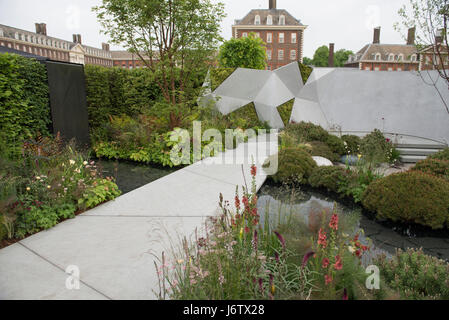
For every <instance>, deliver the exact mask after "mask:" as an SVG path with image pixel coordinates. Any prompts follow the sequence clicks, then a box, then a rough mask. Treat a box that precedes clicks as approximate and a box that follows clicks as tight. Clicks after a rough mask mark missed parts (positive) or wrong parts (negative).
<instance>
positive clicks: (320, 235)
mask: <svg viewBox="0 0 449 320" xmlns="http://www.w3.org/2000/svg"><path fill="white" fill-rule="evenodd" d="M326 239H327V237H326V232H325V231H323V229H322V228H320V230H319V232H318V244H319V245H321V246H322V247H323V249H324V248H326V247H327V241H326Z"/></svg>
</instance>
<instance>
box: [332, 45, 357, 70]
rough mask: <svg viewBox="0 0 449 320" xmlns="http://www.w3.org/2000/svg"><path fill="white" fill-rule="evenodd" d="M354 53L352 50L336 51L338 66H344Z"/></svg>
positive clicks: (336, 64)
mask: <svg viewBox="0 0 449 320" xmlns="http://www.w3.org/2000/svg"><path fill="white" fill-rule="evenodd" d="M352 54H354V52H352V51H351V50H346V49H340V50H338V51H337V52H335V57H334V58H335V63H334V65H335V66H336V67H344V65H345V63H346V62H347V61H348V58H349V56H350V55H352Z"/></svg>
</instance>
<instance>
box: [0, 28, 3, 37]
mask: <svg viewBox="0 0 449 320" xmlns="http://www.w3.org/2000/svg"><path fill="white" fill-rule="evenodd" d="M0 37H3V29H2V28H0Z"/></svg>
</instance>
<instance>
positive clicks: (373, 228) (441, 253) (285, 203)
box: [258, 182, 449, 263]
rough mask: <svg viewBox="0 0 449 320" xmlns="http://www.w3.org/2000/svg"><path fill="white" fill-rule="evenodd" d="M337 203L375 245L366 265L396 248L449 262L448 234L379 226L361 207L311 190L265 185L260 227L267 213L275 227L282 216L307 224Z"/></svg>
mask: <svg viewBox="0 0 449 320" xmlns="http://www.w3.org/2000/svg"><path fill="white" fill-rule="evenodd" d="M334 203H336V204H337V208H338V211H339V212H341V213H342V214H354V216H355V218H356V219H357V220H358V223H357V225H358V228H360V229H362V230H363V233H362V235H361V237H360V239H361V240H362V241H366V240H367V239H366V238H368V239H370V240H371V241H372V245H371V250H370V254H368V255H367V257H366V261H365V263H369V261H370V260H371V258H372V257H374V256H375V255H377V254H379V253H386V254H387V256H389V255H391V254H394V253H395V251H396V249H397V248H400V249H404V250H405V249H407V248H423V250H424V252H425V253H427V254H429V255H432V256H435V257H437V258H440V259H445V260H447V261H449V232H448V231H447V230H446V231H440V232H437V231H435V232H431V233H429V231H428V230H414V229H413V227H411V228H408V227H404V226H401V225H395V224H393V223H388V222H379V221H376V220H374V219H373V218H371V217H369V215H368V214H366V212H362V208H361V206H358V205H356V204H354V203H350V202H349V201H344V200H342V199H338V198H334V197H333V196H332V195H327V194H325V193H321V192H319V191H317V190H312V189H310V188H303V187H301V188H286V187H283V186H280V185H275V184H273V183H270V182H266V183H265V184H264V185H263V186H262V187H261V189H260V190H259V193H258V208H259V212H260V215H261V223H262V224H263V223H264V221H263V218H264V215H265V212H267V211H266V210H267V209H268V212H269V213H270V214H269V217H270V222H271V223H276V219H278V216H279V214H278V213H279V212H282V213H281V216H282V215H284V214H285V213H286V214H287V215H288V214H289V213H291V214H299V215H302V216H304V219H305V220H306V221H307V216H308V213H309V212H310V211H311V210H313V211H316V212H322V211H323V210H332V209H333V207H334Z"/></svg>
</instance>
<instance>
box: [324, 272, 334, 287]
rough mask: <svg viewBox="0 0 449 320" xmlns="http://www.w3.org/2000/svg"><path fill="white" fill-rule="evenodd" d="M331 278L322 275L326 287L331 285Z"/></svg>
mask: <svg viewBox="0 0 449 320" xmlns="http://www.w3.org/2000/svg"><path fill="white" fill-rule="evenodd" d="M332 280H333V279H332V277H331V276H329V275H327V274H326V275H324V281H325V283H326V285H328V284H329V283H331V282H332Z"/></svg>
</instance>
